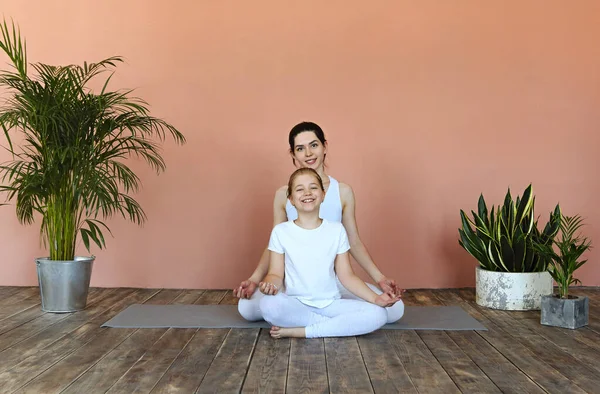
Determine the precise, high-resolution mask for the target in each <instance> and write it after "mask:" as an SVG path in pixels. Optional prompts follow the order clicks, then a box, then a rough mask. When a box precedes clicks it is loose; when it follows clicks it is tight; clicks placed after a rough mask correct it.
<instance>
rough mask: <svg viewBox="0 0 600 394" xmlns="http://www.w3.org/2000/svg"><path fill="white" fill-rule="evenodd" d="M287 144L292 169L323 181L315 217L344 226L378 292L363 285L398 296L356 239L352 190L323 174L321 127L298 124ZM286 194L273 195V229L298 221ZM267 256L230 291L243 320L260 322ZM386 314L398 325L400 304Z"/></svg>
mask: <svg viewBox="0 0 600 394" xmlns="http://www.w3.org/2000/svg"><path fill="white" fill-rule="evenodd" d="M288 142H289V145H290V155H291V156H292V161H293V163H294V165H295V166H296V167H307V168H312V169H313V170H315V171H316V172H317V174H319V176H320V177H321V179H322V180H323V186H324V188H325V199H324V201H323V204H321V207H320V210H319V216H320V217H321V218H324V219H327V220H329V221H331V222H341V223H342V224H343V225H344V228H345V230H346V232H347V234H348V239H349V241H350V254H351V255H352V257H353V258H354V260H356V262H357V263H358V264H359V265H360V266H361V267H362V268H363V269H364V270H365V271H366V272H367V274H368V275H369V276H370V277H371V278H372V279H373V281H374V282H375V283H377V285H378V286H379V288H380V289H381V290H380V289H378V288H377V287H375V286H373V285H371V284H367V285H368V286H369V287H370V288H371V289H372V290H373V291H375V292H376V293H378V294H381V293H383V292H387V293H391V294H395V295H399V294H401V292H402V291H401V290H400V289H398V287H397V286H396V282H395V281H394V280H393V279H391V278H388V277H386V276H385V275H384V274H383V273H382V272H381V271H380V270H379V269H378V268H377V266H376V265H375V263H374V262H373V259H372V258H371V256H370V255H369V252H368V251H367V248H366V247H365V246H364V245H363V243H362V241H361V239H360V236H359V234H358V228H357V225H356V218H355V213H354V207H355V201H354V192H353V191H352V188H351V187H350V186H349V185H347V184H344V183H340V182H338V181H337V180H336V179H335V178H333V177H331V176H328V175H327V174H326V173H325V158H326V156H327V140H326V139H325V134H324V133H323V130H322V129H321V127H319V126H318V125H317V124H315V123H312V122H302V123H299V124H297V125H296V126H294V127H293V128H292V130H291V131H290V133H289V137H288ZM286 194H287V185H286V186H282V187H281V188H280V189H278V190H277V192H276V193H275V200H274V203H273V209H274V212H273V219H274V222H273V227H275V226H277V225H278V224H280V223H283V222H286V221H290V220H295V219H297V217H298V213H297V211H296V209H295V208H294V207H293V206H292V205H291V203H290V201H289V200H288V198H287V195H286ZM269 254H270V251H269V250H268V248H265V250H264V252H263V254H262V256H261V259H260V261H259V263H258V266H257V267H256V269H255V270H254V272H253V273H252V275H251V276H250V278H248V279H247V280H245V281H243V282H241V283H240V286H238V287H237V288H235V289H234V290H233V294H234V296H236V297H238V298H240V301H239V303H238V310H239V312H240V314H241V315H242V316H243V317H244V318H245V319H246V320H250V321H256V320H263V319H264V317H263V315H262V312H261V310H260V299H261V298H262V297H263V296H264V295H263V294H262V293H261V292H259V291H256V288H257V286H258V284H259V283H260V282H261V281H262V280H263V278H264V277H265V275H267V271H268V269H269ZM338 287H339V289H340V292H341V294H342V298H346V299H359V298H358V297H356V296H354V295H353V294H352V293H351V292H349V291H348V290H347V289H345V288H344V287H343V286H342V284H341V283H339V281H338ZM382 290H383V291H382ZM386 312H387V322H388V323H393V322H395V321H398V320H399V319H400V318H401V317H402V315H403V314H404V304H403V303H402V301H399V302H396V303H395V304H394V305H393V306H391V307H387V308H386Z"/></svg>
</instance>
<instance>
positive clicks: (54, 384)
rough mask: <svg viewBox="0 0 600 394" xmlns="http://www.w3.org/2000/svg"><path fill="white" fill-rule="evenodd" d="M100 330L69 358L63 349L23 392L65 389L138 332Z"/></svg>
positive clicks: (162, 296) (162, 299) (166, 299)
mask: <svg viewBox="0 0 600 394" xmlns="http://www.w3.org/2000/svg"><path fill="white" fill-rule="evenodd" d="M181 292H182V291H181V290H163V291H161V292H159V293H158V294H156V295H154V296H152V297H151V298H149V299H148V300H147V301H146V303H152V304H168V303H170V302H172V301H173V300H174V299H175V298H177V296H178V295H179V294H181ZM119 309H122V307H121V308H119ZM94 328H95V327H94ZM99 330H100V333H99V334H98V335H95V336H94V337H93V338H92V339H91V340H89V341H88V342H86V343H85V344H84V345H83V346H81V347H79V348H77V349H76V350H75V351H73V352H71V353H69V354H68V355H66V357H65V354H64V353H62V352H61V354H60V356H62V358H61V359H60V360H59V361H58V362H56V363H54V364H53V365H52V366H51V367H50V368H48V369H46V370H45V371H44V372H43V373H41V374H40V375H38V376H37V377H36V378H35V379H33V380H31V381H29V383H27V384H26V385H25V386H24V388H23V390H22V392H31V393H47V392H56V391H61V390H64V389H65V388H67V387H68V386H69V385H70V384H71V383H72V382H73V381H74V380H76V379H77V378H78V377H79V376H80V375H81V374H83V373H84V372H86V371H87V370H88V369H89V368H91V367H92V366H94V365H95V364H96V363H98V362H99V361H100V360H101V359H102V358H103V357H104V356H105V355H106V354H108V353H109V352H110V351H111V350H112V349H114V348H115V347H117V346H118V345H119V344H121V343H122V342H123V341H124V340H126V339H127V338H128V337H129V336H131V335H132V334H133V333H134V332H135V331H136V329H111V328H100V329H99Z"/></svg>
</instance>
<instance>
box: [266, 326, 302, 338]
mask: <svg viewBox="0 0 600 394" xmlns="http://www.w3.org/2000/svg"><path fill="white" fill-rule="evenodd" d="M270 334H271V336H272V337H273V338H276V339H277V338H306V332H305V330H304V327H293V328H282V327H277V326H273V327H271V332H270Z"/></svg>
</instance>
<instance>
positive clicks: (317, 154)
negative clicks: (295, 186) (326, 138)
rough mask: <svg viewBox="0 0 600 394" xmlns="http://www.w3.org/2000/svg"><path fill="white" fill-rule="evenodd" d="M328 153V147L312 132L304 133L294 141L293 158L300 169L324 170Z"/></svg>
mask: <svg viewBox="0 0 600 394" xmlns="http://www.w3.org/2000/svg"><path fill="white" fill-rule="evenodd" d="M326 153H327V146H326V145H323V144H322V143H321V141H319V139H318V138H317V136H316V135H315V133H314V132H312V131H304V132H302V133H300V134H298V135H297V136H296V138H295V140H294V149H293V152H292V157H293V158H294V159H295V160H296V163H297V165H298V166H300V167H308V168H312V169H313V170H317V169H319V168H322V166H323V162H324V161H325V154H326Z"/></svg>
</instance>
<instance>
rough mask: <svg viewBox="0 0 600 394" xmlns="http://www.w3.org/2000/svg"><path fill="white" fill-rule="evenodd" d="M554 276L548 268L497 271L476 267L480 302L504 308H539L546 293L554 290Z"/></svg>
mask: <svg viewBox="0 0 600 394" xmlns="http://www.w3.org/2000/svg"><path fill="white" fill-rule="evenodd" d="M552 286H553V282H552V276H550V273H548V272H547V271H544V272H495V271H487V270H484V269H482V268H481V267H479V266H478V267H477V268H476V269H475V292H476V302H477V304H478V305H481V306H484V307H487V308H492V309H502V310H513V311H527V310H539V309H540V308H541V303H542V297H543V296H545V295H551V294H552V290H553V289H552Z"/></svg>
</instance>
